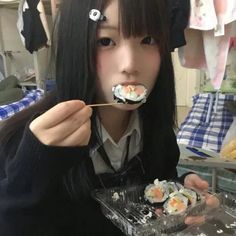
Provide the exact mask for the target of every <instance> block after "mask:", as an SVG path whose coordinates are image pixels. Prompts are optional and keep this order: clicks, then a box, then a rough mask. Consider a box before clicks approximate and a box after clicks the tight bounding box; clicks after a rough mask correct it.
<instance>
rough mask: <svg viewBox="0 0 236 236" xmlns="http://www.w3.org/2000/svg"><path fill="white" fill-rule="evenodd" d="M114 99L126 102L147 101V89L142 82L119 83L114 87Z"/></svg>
mask: <svg viewBox="0 0 236 236" xmlns="http://www.w3.org/2000/svg"><path fill="white" fill-rule="evenodd" d="M112 92H113V96H114V99H115V100H116V101H117V102H121V103H125V104H137V103H145V102H146V96H147V89H146V88H145V86H144V85H142V84H124V85H122V84H118V85H116V86H114V87H113V88H112Z"/></svg>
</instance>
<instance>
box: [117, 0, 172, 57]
mask: <svg viewBox="0 0 236 236" xmlns="http://www.w3.org/2000/svg"><path fill="white" fill-rule="evenodd" d="M119 11H120V13H119V17H120V19H119V22H120V26H119V27H120V30H121V31H122V34H123V35H124V37H126V38H129V37H131V36H133V37H138V36H142V35H149V36H152V37H153V38H154V39H155V40H156V41H157V42H158V44H159V47H160V52H161V55H163V53H164V52H166V51H169V50H168V49H169V44H168V41H169V18H168V8H167V3H166V1H163V0H119Z"/></svg>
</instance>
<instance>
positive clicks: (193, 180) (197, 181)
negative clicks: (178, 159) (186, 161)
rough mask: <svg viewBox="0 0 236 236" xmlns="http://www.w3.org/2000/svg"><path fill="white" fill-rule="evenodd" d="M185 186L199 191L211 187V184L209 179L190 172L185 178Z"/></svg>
mask: <svg viewBox="0 0 236 236" xmlns="http://www.w3.org/2000/svg"><path fill="white" fill-rule="evenodd" d="M184 183H185V186H186V187H189V188H194V189H196V190H199V191H204V190H207V189H208V187H209V184H208V182H207V181H205V180H203V179H202V178H200V177H199V176H198V175H196V174H189V175H187V176H186V178H185V181H184Z"/></svg>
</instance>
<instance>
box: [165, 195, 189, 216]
mask: <svg viewBox="0 0 236 236" xmlns="http://www.w3.org/2000/svg"><path fill="white" fill-rule="evenodd" d="M163 207H164V211H165V213H166V214H169V215H178V214H182V213H184V212H185V211H186V210H187V207H188V198H187V197H185V196H184V195H182V194H181V193H179V192H173V193H171V194H170V195H169V198H168V199H167V201H166V202H165V203H164V205H163Z"/></svg>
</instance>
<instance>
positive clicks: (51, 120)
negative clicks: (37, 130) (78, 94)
mask: <svg viewBox="0 0 236 236" xmlns="http://www.w3.org/2000/svg"><path fill="white" fill-rule="evenodd" d="M84 106H85V104H84V102H83V101H80V100H71V101H66V102H62V103H59V104H57V105H56V106H54V107H53V108H51V109H50V110H48V111H47V112H45V113H44V114H42V115H41V116H39V117H38V118H36V120H37V123H39V122H40V124H41V126H43V127H44V128H45V129H49V128H51V127H53V126H55V125H57V124H59V123H61V122H62V121H63V120H65V119H66V118H67V117H69V116H71V115H72V114H73V113H75V112H76V111H78V110H80V109H82V108H83V107H84Z"/></svg>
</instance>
